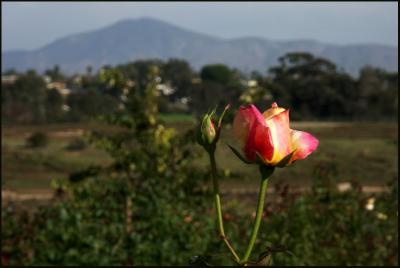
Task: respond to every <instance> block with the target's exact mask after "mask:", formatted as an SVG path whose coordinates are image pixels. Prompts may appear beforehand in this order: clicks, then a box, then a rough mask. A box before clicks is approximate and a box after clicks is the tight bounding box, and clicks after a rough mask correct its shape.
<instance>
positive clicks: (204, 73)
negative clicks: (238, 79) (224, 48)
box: [200, 64, 233, 85]
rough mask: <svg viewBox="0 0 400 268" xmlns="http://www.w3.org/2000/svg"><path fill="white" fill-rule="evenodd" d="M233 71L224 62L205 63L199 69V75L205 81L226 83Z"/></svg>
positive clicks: (230, 78)
mask: <svg viewBox="0 0 400 268" xmlns="http://www.w3.org/2000/svg"><path fill="white" fill-rule="evenodd" d="M232 76H233V72H232V71H231V70H230V69H229V68H228V67H227V66H226V65H224V64H212V65H205V66H204V67H203V68H202V69H201V71H200V77H201V79H202V80H205V81H212V82H216V83H219V84H222V85H227V84H228V83H229V82H230V81H231V80H232Z"/></svg>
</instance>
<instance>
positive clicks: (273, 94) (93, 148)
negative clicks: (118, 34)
mask: <svg viewBox="0 0 400 268" xmlns="http://www.w3.org/2000/svg"><path fill="white" fill-rule="evenodd" d="M3 77H4V78H7V79H2V201H3V202H2V264H3V265H27V264H30V265H48V264H51V265H53V264H63V265H150V264H152V265H187V264H193V265H194V264H200V265H206V264H232V262H231V260H230V259H229V255H228V252H227V251H226V250H225V248H224V246H223V243H222V241H220V240H219V238H218V235H217V232H216V226H215V212H214V208H213V202H212V196H211V192H210V190H211V188H210V187H211V181H210V179H209V166H208V162H207V158H206V155H205V154H204V153H203V152H202V150H201V148H200V146H198V145H196V144H195V135H194V131H195V129H196V125H197V124H198V119H199V117H200V116H201V115H202V114H203V113H205V112H207V111H208V110H209V109H210V108H213V107H215V106H217V107H218V109H223V107H224V106H225V105H226V104H227V103H231V104H232V108H231V110H230V111H229V113H228V114H227V116H226V120H225V124H224V129H223V131H222V140H221V142H220V144H219V147H218V150H217V164H218V168H219V170H218V172H219V175H220V178H221V190H222V204H223V214H224V219H225V222H226V225H227V226H226V228H225V229H226V231H227V235H228V237H229V238H230V240H231V241H232V243H233V244H234V246H235V247H236V248H238V250H239V252H240V253H241V254H243V252H244V249H245V248H244V247H245V246H246V245H245V244H246V243H245V242H246V241H247V238H248V237H249V235H250V234H249V232H250V226H251V224H252V221H253V217H254V209H255V203H256V198H257V189H258V183H259V181H258V175H257V174H258V173H257V170H256V167H253V166H247V165H245V164H243V163H241V162H240V161H239V160H238V159H236V158H235V156H234V155H233V154H232V153H231V152H230V151H229V149H228V148H227V146H226V143H230V144H233V145H237V144H235V140H234V138H233V135H232V133H231V125H230V124H231V122H232V119H233V116H234V111H235V110H236V109H237V108H238V107H239V105H241V104H246V103H255V104H256V105H257V106H258V107H259V109H260V110H265V109H266V108H268V107H269V106H270V105H271V103H272V102H274V101H276V102H278V104H279V105H280V106H282V107H285V108H289V109H290V117H291V120H292V121H293V122H291V127H292V128H294V129H299V130H304V131H309V132H310V133H312V134H313V135H315V136H316V137H317V138H318V139H319V140H320V146H319V148H318V150H317V151H316V152H315V153H314V154H312V155H311V156H310V157H309V158H307V159H306V160H304V161H301V162H298V163H296V164H294V165H293V166H291V167H288V168H285V169H279V170H277V171H276V172H275V174H274V175H273V178H272V180H271V186H270V189H271V191H270V193H268V194H267V201H266V202H267V203H266V210H265V215H264V217H265V218H264V220H263V223H262V227H261V230H260V237H259V238H258V240H257V244H256V249H255V250H254V253H253V255H252V258H251V260H252V261H253V262H255V263H258V264H265V263H267V262H269V263H270V264H273V265H397V264H398V254H397V252H398V232H397V229H398V199H397V196H398V164H397V161H398V156H397V152H398V151H397V150H398V125H397V118H398V117H397V115H398V73H388V72H386V71H383V70H380V69H376V68H372V67H365V68H364V69H362V71H361V72H360V75H359V76H358V77H357V78H355V77H352V76H350V75H348V74H346V73H344V72H342V71H340V70H337V68H336V67H335V65H334V64H333V63H332V62H330V61H328V60H326V59H322V58H316V57H314V56H313V55H311V54H307V53H300V52H298V53H289V54H286V55H283V56H282V57H281V58H280V60H279V64H278V65H277V66H275V67H273V68H271V69H270V70H268V72H266V74H260V73H257V72H253V73H251V74H250V75H246V74H243V73H241V72H240V71H238V70H236V69H230V68H229V67H227V66H225V65H222V64H215V65H206V66H204V67H203V68H202V69H201V70H200V71H199V72H196V71H194V70H193V69H192V68H191V67H190V65H189V64H188V63H187V62H185V61H183V60H179V59H171V60H169V61H167V62H163V61H159V60H146V61H135V62H132V63H129V64H124V65H119V66H114V67H112V66H104V68H102V69H101V70H100V71H99V72H97V73H93V72H92V68H91V67H90V66H88V68H87V71H86V73H85V74H75V75H73V76H66V75H65V74H63V73H62V70H60V69H59V68H58V67H57V66H55V67H54V68H53V69H51V70H47V71H46V72H45V74H37V73H35V71H33V70H31V71H27V72H26V73H17V72H15V71H13V70H9V71H7V72H5V73H4V74H3Z"/></svg>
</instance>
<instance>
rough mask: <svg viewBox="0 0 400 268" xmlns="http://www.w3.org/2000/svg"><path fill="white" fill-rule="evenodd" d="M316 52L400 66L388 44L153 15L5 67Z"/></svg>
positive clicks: (246, 60) (235, 60)
mask: <svg viewBox="0 0 400 268" xmlns="http://www.w3.org/2000/svg"><path fill="white" fill-rule="evenodd" d="M294 51H296V52H297V51H302V52H310V53H312V54H314V55H316V56H320V57H325V58H327V59H329V60H331V61H332V62H334V63H335V64H336V65H337V66H338V68H342V69H344V70H345V71H346V72H349V73H351V74H353V75H357V74H358V72H359V70H360V69H361V68H362V67H363V66H365V65H370V66H375V67H380V68H383V69H386V70H388V71H397V70H398V58H397V57H398V48H397V47H391V46H384V45H374V44H359V45H333V44H327V43H320V42H316V41H310V40H293V41H272V40H267V39H263V38H257V37H244V38H239V39H221V38H217V37H213V36H209V35H205V34H200V33H196V32H193V31H189V30H185V29H182V28H179V27H177V26H174V25H171V24H169V23H165V22H162V21H159V20H155V19H150V18H141V19H129V20H122V21H119V22H117V23H115V24H112V25H110V26H108V27H105V28H101V29H99V30H95V31H91V32H85V33H79V34H73V35H69V36H67V37H64V38H61V39H58V40H56V41H54V42H52V43H50V44H48V45H46V46H44V47H41V48H39V49H37V50H32V51H21V50H19V51H6V52H2V71H5V70H7V69H9V68H15V69H17V70H19V71H25V70H27V69H29V68H34V69H36V70H38V71H40V72H42V71H44V70H45V69H47V68H51V67H53V66H54V65H55V64H58V65H59V66H60V67H61V70H62V71H64V72H67V73H69V74H71V73H74V72H82V71H84V70H85V69H86V66H88V65H91V66H92V67H93V68H94V69H98V68H99V67H101V66H102V65H105V64H111V65H115V64H119V63H126V62H129V61H134V60H137V59H149V58H153V59H154V58H158V59H163V60H167V59H169V58H181V59H186V60H187V61H188V62H190V64H191V65H192V66H193V67H194V68H195V69H200V68H201V67H202V66H203V65H205V64H210V63H224V64H227V65H229V66H231V67H236V68H238V69H240V70H242V71H244V72H250V71H253V70H258V71H260V72H262V73H265V71H266V70H267V68H269V67H271V66H272V65H276V64H277V59H278V57H280V56H282V55H284V54H285V53H287V52H294Z"/></svg>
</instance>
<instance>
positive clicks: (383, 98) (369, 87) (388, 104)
mask: <svg viewBox="0 0 400 268" xmlns="http://www.w3.org/2000/svg"><path fill="white" fill-rule="evenodd" d="M357 86H358V91H359V94H360V95H359V100H358V103H357V108H358V109H359V110H358V114H360V115H365V116H364V118H365V117H369V119H379V118H386V119H396V118H397V113H398V73H389V72H386V71H384V70H381V69H379V68H373V67H370V66H366V67H364V68H363V69H362V70H361V71H360V77H359V79H358V83H357Z"/></svg>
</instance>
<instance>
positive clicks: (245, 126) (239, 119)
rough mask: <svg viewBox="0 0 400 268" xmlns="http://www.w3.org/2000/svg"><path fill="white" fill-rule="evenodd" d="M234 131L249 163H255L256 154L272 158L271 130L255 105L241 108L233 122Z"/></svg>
mask: <svg viewBox="0 0 400 268" xmlns="http://www.w3.org/2000/svg"><path fill="white" fill-rule="evenodd" d="M233 129H234V133H235V136H236V137H237V138H238V139H239V140H240V141H241V142H242V146H243V147H244V148H243V149H244V152H245V156H246V158H247V159H248V160H249V161H255V159H256V152H258V153H259V154H260V155H262V156H264V157H266V158H267V159H270V158H271V156H272V152H273V147H272V141H271V138H270V133H269V129H268V128H267V125H266V123H265V120H264V117H263V116H262V114H261V113H260V112H259V111H258V109H257V108H256V107H255V106H254V105H248V106H242V107H240V109H239V110H238V112H237V113H236V116H235V119H234V121H233Z"/></svg>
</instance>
